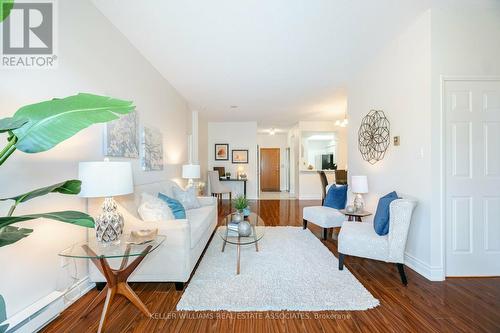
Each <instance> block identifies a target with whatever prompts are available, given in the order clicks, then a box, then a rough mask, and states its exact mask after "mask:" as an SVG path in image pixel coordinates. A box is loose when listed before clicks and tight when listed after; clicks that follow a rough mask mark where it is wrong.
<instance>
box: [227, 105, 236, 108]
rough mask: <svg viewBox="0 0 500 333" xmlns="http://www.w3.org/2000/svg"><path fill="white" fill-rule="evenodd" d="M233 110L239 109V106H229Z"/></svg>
mask: <svg viewBox="0 0 500 333" xmlns="http://www.w3.org/2000/svg"><path fill="white" fill-rule="evenodd" d="M229 107H230V108H231V109H237V108H238V105H230V106H229Z"/></svg>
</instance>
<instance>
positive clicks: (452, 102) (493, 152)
mask: <svg viewBox="0 0 500 333" xmlns="http://www.w3.org/2000/svg"><path fill="white" fill-rule="evenodd" d="M444 111H445V127H446V130H445V132H446V141H445V150H446V157H445V158H446V162H445V173H446V174H445V176H446V180H445V184H446V185H445V191H446V195H445V202H446V212H445V214H446V215H445V216H446V275H447V276H493V275H500V81H494V80H489V81H486V80H484V81H483V80H479V81H445V84H444Z"/></svg>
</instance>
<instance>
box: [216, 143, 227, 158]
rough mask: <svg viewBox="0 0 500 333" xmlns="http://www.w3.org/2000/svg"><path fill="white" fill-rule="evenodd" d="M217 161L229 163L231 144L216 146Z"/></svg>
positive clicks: (217, 144)
mask: <svg viewBox="0 0 500 333" xmlns="http://www.w3.org/2000/svg"><path fill="white" fill-rule="evenodd" d="M215 160H216V161H228V160H229V144H227V143H216V144H215Z"/></svg>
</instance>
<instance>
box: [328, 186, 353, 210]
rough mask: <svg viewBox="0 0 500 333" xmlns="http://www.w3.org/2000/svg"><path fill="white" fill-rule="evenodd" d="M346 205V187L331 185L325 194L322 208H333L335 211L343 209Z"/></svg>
mask: <svg viewBox="0 0 500 333" xmlns="http://www.w3.org/2000/svg"><path fill="white" fill-rule="evenodd" d="M346 204H347V185H340V186H338V185H335V184H334V185H332V186H330V188H329V189H328V193H327V194H326V198H325V202H324V203H323V206H326V207H330V208H335V209H345V205H346Z"/></svg>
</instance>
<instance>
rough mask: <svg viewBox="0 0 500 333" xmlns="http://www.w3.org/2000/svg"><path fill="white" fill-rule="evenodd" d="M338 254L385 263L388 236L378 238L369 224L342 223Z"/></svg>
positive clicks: (387, 250) (371, 224)
mask: <svg viewBox="0 0 500 333" xmlns="http://www.w3.org/2000/svg"><path fill="white" fill-rule="evenodd" d="M338 244H339V248H338V250H339V253H343V254H346V255H351V256H356V257H363V258H369V259H376V260H382V261H387V259H388V253H389V241H388V236H387V235H384V236H379V235H377V233H376V232H375V229H373V223H371V222H347V221H346V222H344V224H343V225H342V228H341V229H340V233H339V239H338Z"/></svg>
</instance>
